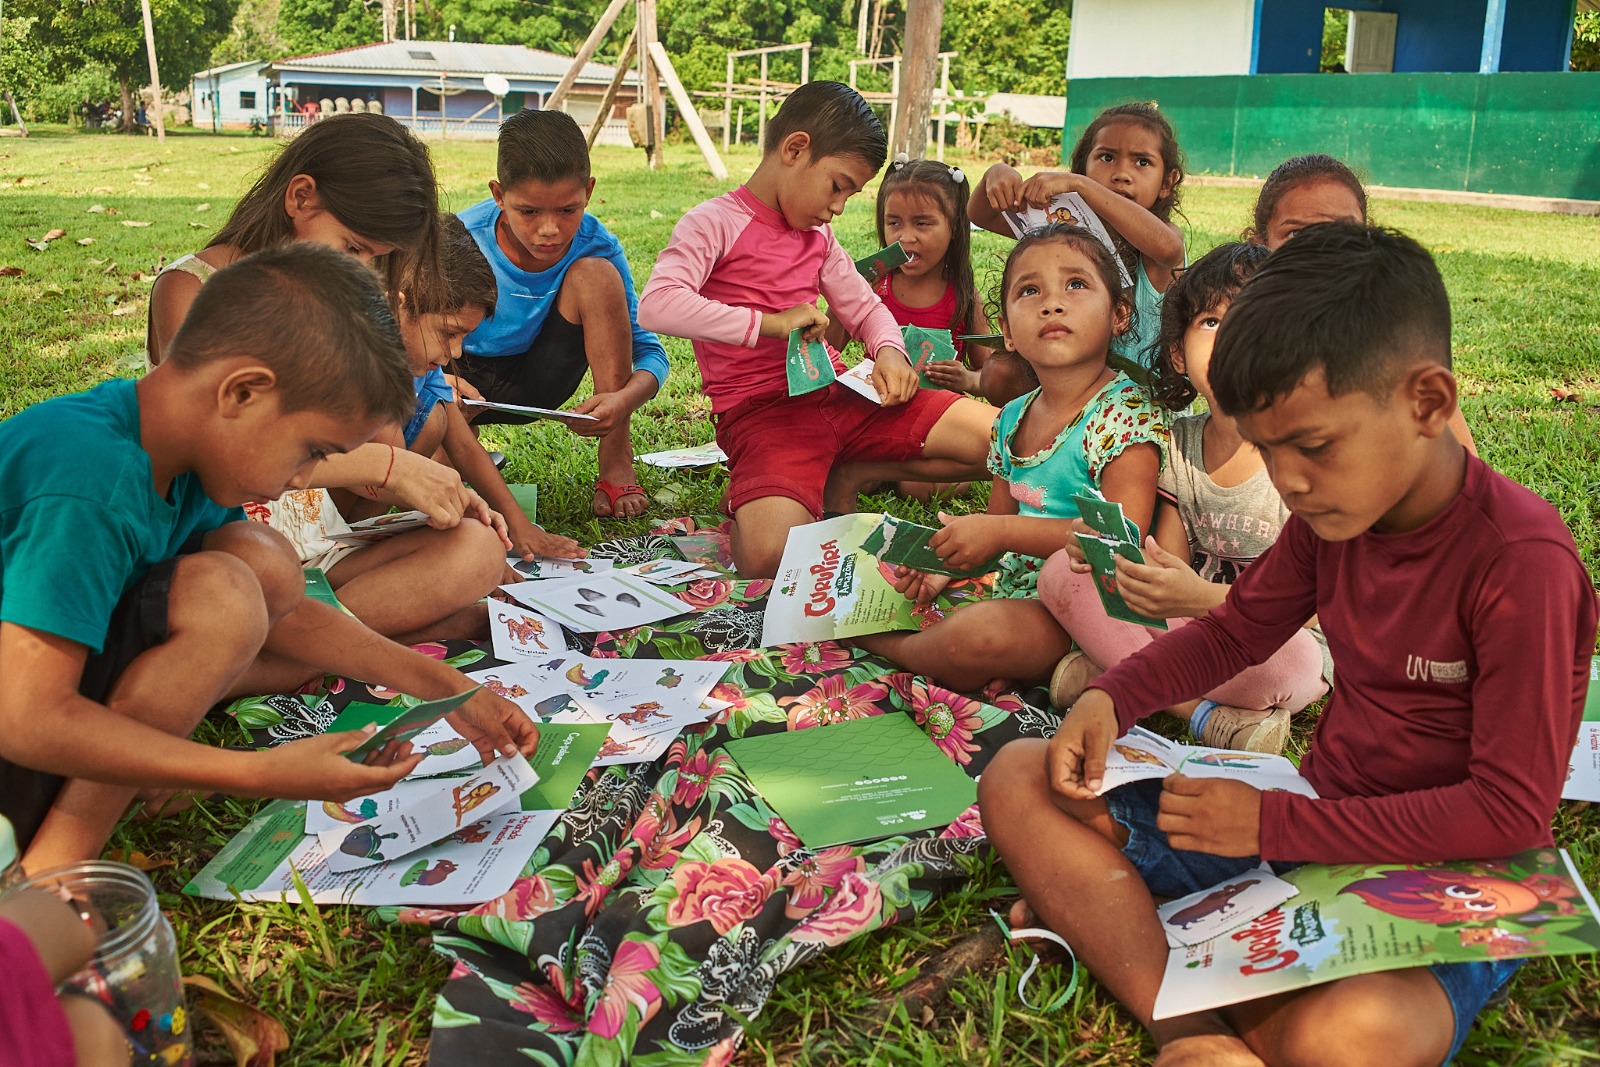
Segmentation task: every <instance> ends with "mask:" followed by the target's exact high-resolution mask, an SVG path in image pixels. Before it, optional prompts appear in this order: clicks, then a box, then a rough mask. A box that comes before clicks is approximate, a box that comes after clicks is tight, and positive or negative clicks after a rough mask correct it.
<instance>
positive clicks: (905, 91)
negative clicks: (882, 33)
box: [889, 0, 944, 159]
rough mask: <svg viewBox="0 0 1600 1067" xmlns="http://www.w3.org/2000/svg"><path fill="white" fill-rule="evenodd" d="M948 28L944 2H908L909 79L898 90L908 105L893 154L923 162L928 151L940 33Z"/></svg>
mask: <svg viewBox="0 0 1600 1067" xmlns="http://www.w3.org/2000/svg"><path fill="white" fill-rule="evenodd" d="M943 26H944V0H906V36H905V53H904V59H905V77H904V79H903V80H901V81H900V82H899V84H898V85H897V86H896V88H895V94H896V97H897V99H898V98H903V99H904V101H905V104H904V106H902V107H900V108H897V109H896V111H895V116H894V130H893V132H892V133H891V134H890V136H889V154H890V155H891V156H893V155H895V154H896V153H899V152H904V153H905V154H906V155H908V156H910V157H911V158H912V159H921V158H922V157H923V156H925V155H926V154H927V152H928V123H929V118H930V116H931V115H932V112H933V81H934V75H935V67H936V66H937V64H938V60H939V31H940V30H941V29H942V28H943Z"/></svg>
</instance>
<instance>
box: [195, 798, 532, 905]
mask: <svg viewBox="0 0 1600 1067" xmlns="http://www.w3.org/2000/svg"><path fill="white" fill-rule="evenodd" d="M305 807H306V805H305V802H304V801H280V802H277V803H274V804H269V805H267V807H265V808H263V809H262V810H261V813H260V814H258V815H257V816H256V817H255V818H254V819H252V820H250V823H249V825H248V826H246V827H245V828H244V830H242V831H241V832H240V833H239V834H238V835H236V836H235V837H234V838H233V840H231V841H229V842H228V843H227V844H226V845H224V846H223V847H222V850H221V851H219V852H218V853H217V855H216V856H215V857H214V858H213V859H212V860H211V862H210V863H208V864H206V866H205V867H204V869H202V870H201V871H200V872H199V873H198V874H196V875H195V877H194V878H193V879H192V880H191V881H190V882H189V884H188V885H185V886H184V887H183V892H184V893H185V894H186V895H188V896H198V897H206V898H209V899H212V900H236V899H237V900H267V901H278V900H288V901H293V900H295V899H297V896H298V893H297V890H296V889H295V886H294V875H295V874H296V873H298V874H299V875H300V877H301V878H302V879H303V881H304V883H305V886H306V888H307V889H308V890H309V891H310V893H311V900H312V901H313V903H317V904H355V905H361V906H367V907H384V906H410V907H464V906H468V905H472V904H481V903H483V902H484V901H487V900H493V899H494V898H495V897H498V896H500V895H501V894H503V893H505V892H506V891H507V890H509V889H510V888H511V885H512V883H513V882H514V881H515V880H516V878H517V876H518V875H520V874H521V873H522V871H523V868H524V867H526V866H527V863H528V860H529V858H530V857H531V856H532V855H533V852H534V850H535V849H537V848H538V847H539V843H540V842H541V841H543V840H544V837H545V835H546V834H548V833H549V832H550V830H551V828H552V827H553V826H555V824H556V821H557V820H558V819H560V818H561V812H559V811H526V812H524V811H512V812H506V813H504V814H501V815H494V816H488V817H484V818H480V819H476V820H471V821H469V822H467V823H466V824H465V825H463V826H462V827H461V828H460V829H459V830H456V831H454V832H452V833H451V834H450V835H449V836H448V837H446V838H445V839H443V840H441V841H438V842H435V843H433V844H431V845H429V846H428V847H426V848H423V849H419V850H418V851H416V852H414V853H412V854H411V855H409V856H402V857H401V858H399V859H396V860H393V861H391V862H388V863H380V864H377V865H375V866H370V867H361V868H358V869H356V870H353V871H345V872H336V871H333V870H331V869H330V867H329V864H328V859H327V855H326V854H325V853H324V852H323V849H322V845H321V843H320V841H319V840H318V838H317V837H316V836H314V835H309V834H306V833H303V832H302V828H303V827H304V825H305V823H306V812H305Z"/></svg>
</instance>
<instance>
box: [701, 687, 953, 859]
mask: <svg viewBox="0 0 1600 1067" xmlns="http://www.w3.org/2000/svg"><path fill="white" fill-rule="evenodd" d="M727 750H728V754H729V755H730V756H732V757H733V758H734V760H735V761H737V762H738V764H739V766H740V767H741V768H742V769H743V770H744V772H745V774H747V775H748V776H749V777H750V783H751V784H752V785H754V786H755V788H756V790H757V792H759V793H760V794H761V796H762V798H763V799H764V800H766V802H767V803H768V804H770V805H772V807H773V808H774V809H775V810H776V811H777V813H778V814H779V815H780V816H781V817H782V818H783V821H784V822H786V823H788V824H789V829H791V830H793V831H794V832H795V834H796V836H798V837H799V838H800V841H801V842H802V843H803V844H804V845H805V846H806V847H807V848H809V849H822V848H830V847H832V846H834V845H844V844H849V843H851V842H856V841H873V840H877V839H879V838H884V837H895V836H898V835H900V834H909V833H914V832H916V831H918V830H926V829H929V828H930V827H935V826H946V825H948V824H949V823H951V822H953V821H955V820H956V819H957V818H959V817H960V816H961V813H962V812H964V811H966V810H967V809H968V808H970V807H971V806H972V805H973V804H974V803H976V802H977V799H978V784H977V783H976V782H975V781H973V780H972V779H971V778H968V777H967V776H966V774H965V773H964V772H963V771H962V770H961V768H960V767H958V766H957V765H956V764H955V762H954V761H953V760H951V759H950V757H949V756H946V755H945V754H944V751H943V750H942V749H940V748H939V746H938V745H936V744H934V742H933V741H932V739H930V738H929V737H928V735H927V734H926V733H924V732H923V730H922V728H921V727H919V726H918V725H917V724H916V723H915V722H913V721H912V720H911V719H910V718H909V717H908V716H906V715H902V714H900V713H898V712H890V713H888V714H885V715H875V716H873V717H871V718H868V719H855V720H852V721H850V722H842V723H835V724H833V725H829V726H814V727H811V728H810V729H806V730H794V731H792V732H788V733H781V734H764V735H762V736H760V737H746V738H742V739H740V740H736V741H729V742H728V743H727Z"/></svg>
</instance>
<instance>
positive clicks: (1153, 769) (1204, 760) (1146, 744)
mask: <svg viewBox="0 0 1600 1067" xmlns="http://www.w3.org/2000/svg"><path fill="white" fill-rule="evenodd" d="M1172 774H1186V775H1188V776H1189V777H1191V778H1232V779H1235V780H1237V781H1241V782H1245V783H1246V784H1248V785H1251V786H1254V787H1255V788H1257V789H1260V790H1261V791H1263V792H1271V791H1274V790H1284V791H1287V792H1291V793H1299V794H1301V795H1302V796H1308V797H1314V796H1316V795H1317V791H1316V790H1315V789H1313V788H1312V787H1311V783H1310V782H1308V781H1306V780H1305V779H1304V778H1302V777H1300V771H1299V769H1298V768H1297V767H1295V765H1294V764H1293V763H1290V762H1289V761H1288V760H1287V759H1285V758H1284V757H1282V756H1273V755H1269V754H1267V753H1265V752H1235V751H1233V750H1231V749H1223V748H1202V747H1200V746H1198V745H1184V744H1179V743H1178V742H1176V741H1172V740H1169V739H1167V738H1165V737H1162V736H1161V735H1160V734H1158V733H1154V732H1153V731H1150V730H1146V729H1145V728H1144V727H1142V726H1135V727H1134V728H1133V729H1131V730H1129V731H1128V732H1127V733H1125V734H1123V735H1122V736H1121V737H1119V738H1117V739H1116V740H1115V741H1113V742H1112V743H1111V751H1110V752H1108V753H1107V754H1106V773H1105V778H1104V779H1103V780H1102V783H1101V787H1100V792H1101V793H1102V794H1104V793H1106V792H1109V791H1110V790H1112V789H1115V788H1117V787H1118V786H1120V785H1127V784H1128V783H1129V782H1140V781H1144V780H1146V779H1149V778H1165V777H1167V776H1168V775H1172Z"/></svg>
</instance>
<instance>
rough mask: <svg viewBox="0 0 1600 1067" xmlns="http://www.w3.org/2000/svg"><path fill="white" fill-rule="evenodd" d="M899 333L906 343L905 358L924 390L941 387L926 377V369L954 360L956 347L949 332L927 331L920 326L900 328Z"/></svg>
mask: <svg viewBox="0 0 1600 1067" xmlns="http://www.w3.org/2000/svg"><path fill="white" fill-rule="evenodd" d="M900 333H901V335H902V336H903V337H904V338H905V341H906V356H907V358H908V359H910V360H911V367H912V369H913V370H915V371H916V372H917V377H918V379H919V380H920V381H921V383H922V387H923V388H924V389H939V388H942V386H940V385H939V383H937V382H935V381H933V380H932V379H930V378H929V377H928V367H929V366H931V365H932V364H934V363H939V362H944V361H948V360H952V359H955V358H956V345H955V341H954V339H953V338H951V336H950V331H949V330H929V329H924V328H923V327H921V326H902V327H900Z"/></svg>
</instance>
